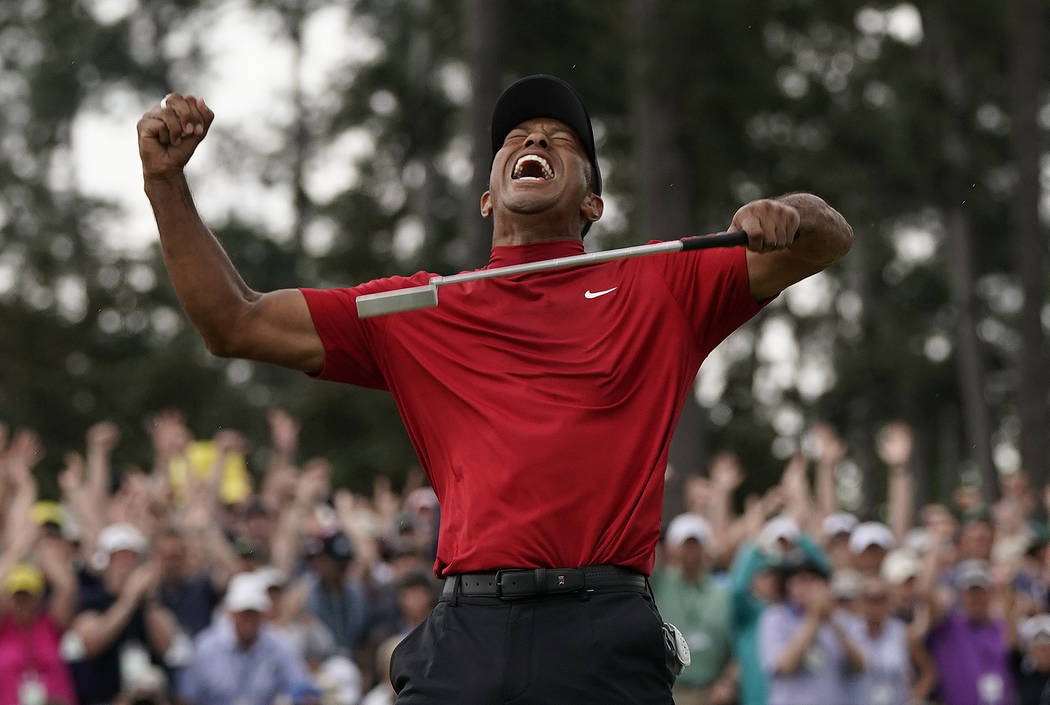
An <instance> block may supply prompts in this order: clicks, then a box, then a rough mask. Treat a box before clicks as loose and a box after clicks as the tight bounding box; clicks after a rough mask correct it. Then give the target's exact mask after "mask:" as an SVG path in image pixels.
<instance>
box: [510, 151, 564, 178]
mask: <svg viewBox="0 0 1050 705" xmlns="http://www.w3.org/2000/svg"><path fill="white" fill-rule="evenodd" d="M510 178H512V179H515V180H520V181H550V180H551V179H553V178H554V169H552V168H551V165H550V164H549V163H548V162H547V160H546V159H544V158H543V157H541V156H540V155H538V154H526V155H525V156H523V157H520V158H519V159H518V161H516V162H515V163H514V170H513V171H512V172H511V173H510Z"/></svg>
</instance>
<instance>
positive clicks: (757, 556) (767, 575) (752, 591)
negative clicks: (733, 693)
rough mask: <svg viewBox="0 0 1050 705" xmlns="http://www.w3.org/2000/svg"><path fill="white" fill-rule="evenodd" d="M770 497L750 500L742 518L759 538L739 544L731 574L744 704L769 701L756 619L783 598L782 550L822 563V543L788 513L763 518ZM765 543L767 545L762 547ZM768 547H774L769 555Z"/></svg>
mask: <svg viewBox="0 0 1050 705" xmlns="http://www.w3.org/2000/svg"><path fill="white" fill-rule="evenodd" d="M773 498H774V497H769V496H767V497H765V498H763V500H762V501H760V502H757V503H753V504H752V506H751V507H750V508H749V511H748V513H747V514H746V515H745V517H744V521H745V522H747V523H749V524H751V528H750V529H749V530H748V531H749V533H750V534H758V535H759V541H758V542H754V541H747V542H745V543H744V544H742V545H741V547H740V550H739V552H738V553H737V556H736V558H735V559H734V561H733V567H732V570H731V576H730V585H731V595H732V610H731V614H732V630H731V631H732V634H733V639H734V642H735V643H734V652H735V654H736V658H737V664H738V665H739V672H740V692H739V695H740V698H739V699H740V702H741V704H742V705H765V704H766V702H767V693H766V690H767V688H766V681H767V678H766V674H765V672H764V670H763V668H762V664H761V662H760V659H759V621H760V618H761V616H762V614H763V612H764V611H765V609H766V606H767V605H769V604H772V603H775V602H779V601H780V600H781V599H782V595H781V591H780V582H781V581H780V578H779V575H778V573H777V572H776V570H775V567H776V562H777V561H778V560H779V559H780V556H782V555H783V554H784V552H785V551H786V552H787V553H788V555H797V554H801V555H802V556H805V557H806V558H808V559H809V560H811V561H813V562H814V563H816V564H818V565H823V566H824V567H825V569H829V568H828V567H827V565H826V558H825V557H824V555H823V553H822V552H821V550H820V548H819V547H818V546H817V545H816V544H815V543H814V542H813V541H812V540H811V539H809V538H808V537H807V536H805V535H804V534H802V533H801V532H800V531H799V530H798V525H797V524H795V523H794V521H793V520H791V519H789V518H787V517H775V518H773V519H770V520H769V521H768V522H766V524H765V525H763V524H762V523H761V521H762V519H763V518H764V515H765V514H766V513H767V512H768V511H769V508H770V507H772V506H775V505H776V502H775V501H774V502H770V501H769V500H770V499H773ZM760 544H762V545H765V546H767V550H763V549H762V548H760ZM769 550H775V551H777V553H776V554H775V555H770V553H769Z"/></svg>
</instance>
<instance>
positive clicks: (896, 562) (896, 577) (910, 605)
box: [879, 549, 923, 624]
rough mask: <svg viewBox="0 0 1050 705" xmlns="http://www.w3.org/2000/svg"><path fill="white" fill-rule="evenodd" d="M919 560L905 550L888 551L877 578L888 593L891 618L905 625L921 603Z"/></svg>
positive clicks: (910, 620)
mask: <svg viewBox="0 0 1050 705" xmlns="http://www.w3.org/2000/svg"><path fill="white" fill-rule="evenodd" d="M919 569H920V565H919V560H918V559H917V558H916V557H915V556H914V555H913V554H912V553H911V551H908V550H907V549H898V550H896V551H890V552H889V553H888V554H887V555H886V558H885V560H883V561H882V568H881V569H880V571H879V576H880V577H881V578H882V580H883V582H884V583H885V584H886V587H887V589H888V590H889V592H890V605H891V607H892V610H893V616H894V617H896V618H897V619H900V620H901V621H903V622H904V623H905V624H911V622H912V619H914V616H915V610H916V609H917V608H918V606H919V605H920V604H921V603H922V601H923V596H922V594H921V593H920V592H919V581H918V577H919Z"/></svg>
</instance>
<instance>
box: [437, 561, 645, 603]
mask: <svg viewBox="0 0 1050 705" xmlns="http://www.w3.org/2000/svg"><path fill="white" fill-rule="evenodd" d="M602 589H609V590H612V589H621V590H623V589H627V590H631V591H634V592H641V593H647V592H648V591H649V587H648V584H647V583H646V579H645V576H644V575H642V574H641V573H639V572H637V571H635V570H631V569H630V568H622V567H620V566H618V565H596V566H587V567H584V568H509V569H504V570H497V571H494V572H490V573H460V574H458V575H450V576H448V577H447V578H446V579H445V587H444V588H443V589H442V591H441V594H442V596H443V597H453V596H455V595H456V594H458V595H460V596H464V597H475V596H478V597H498V598H500V599H503V600H517V599H521V598H525V597H539V596H542V595H558V594H563V593H570V592H594V591H596V590H602Z"/></svg>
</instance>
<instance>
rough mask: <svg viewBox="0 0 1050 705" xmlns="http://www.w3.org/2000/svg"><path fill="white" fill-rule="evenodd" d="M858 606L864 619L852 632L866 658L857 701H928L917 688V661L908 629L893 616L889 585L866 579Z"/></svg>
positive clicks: (876, 704) (902, 704) (871, 704)
mask: <svg viewBox="0 0 1050 705" xmlns="http://www.w3.org/2000/svg"><path fill="white" fill-rule="evenodd" d="M858 604H859V610H858V611H859V613H860V619H857V620H855V621H853V622H852V623H851V624H850V625H849V630H848V631H849V635H850V638H851V639H852V641H853V643H854V644H856V646H857V648H858V649H859V650H860V652H861V654H862V655H863V657H864V671H863V672H861V673H860V674H858V676H857V680H856V683H855V690H854V698H853V700H854V702H855V703H857V705H907V704H908V703H910V702H922V701H924V700H925V699H926V695H928V693H927V692H917V691H916V690H914V689H913V678H912V663H913V660H915V659H914V654H913V653H912V651H911V648H910V646H911V644H910V641H909V639H908V627H907V625H906V624H905V623H904V622H902V621H901V620H899V619H897V618H896V617H893V616H892V615H891V613H890V611H891V602H890V593H889V590H888V589H887V586H886V584H885V582H884V581H883V580H882V579H881V578H875V577H867V578H865V579H864V582H863V584H862V587H861V593H860V599H859V600H858ZM916 646H917V645H916ZM909 656H911V657H912V658H909ZM922 658H923V657H922V656H919V657H918V659H917V660H918V661H921V662H923V663H926V661H923V660H922ZM930 685H932V683H931V684H930Z"/></svg>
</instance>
